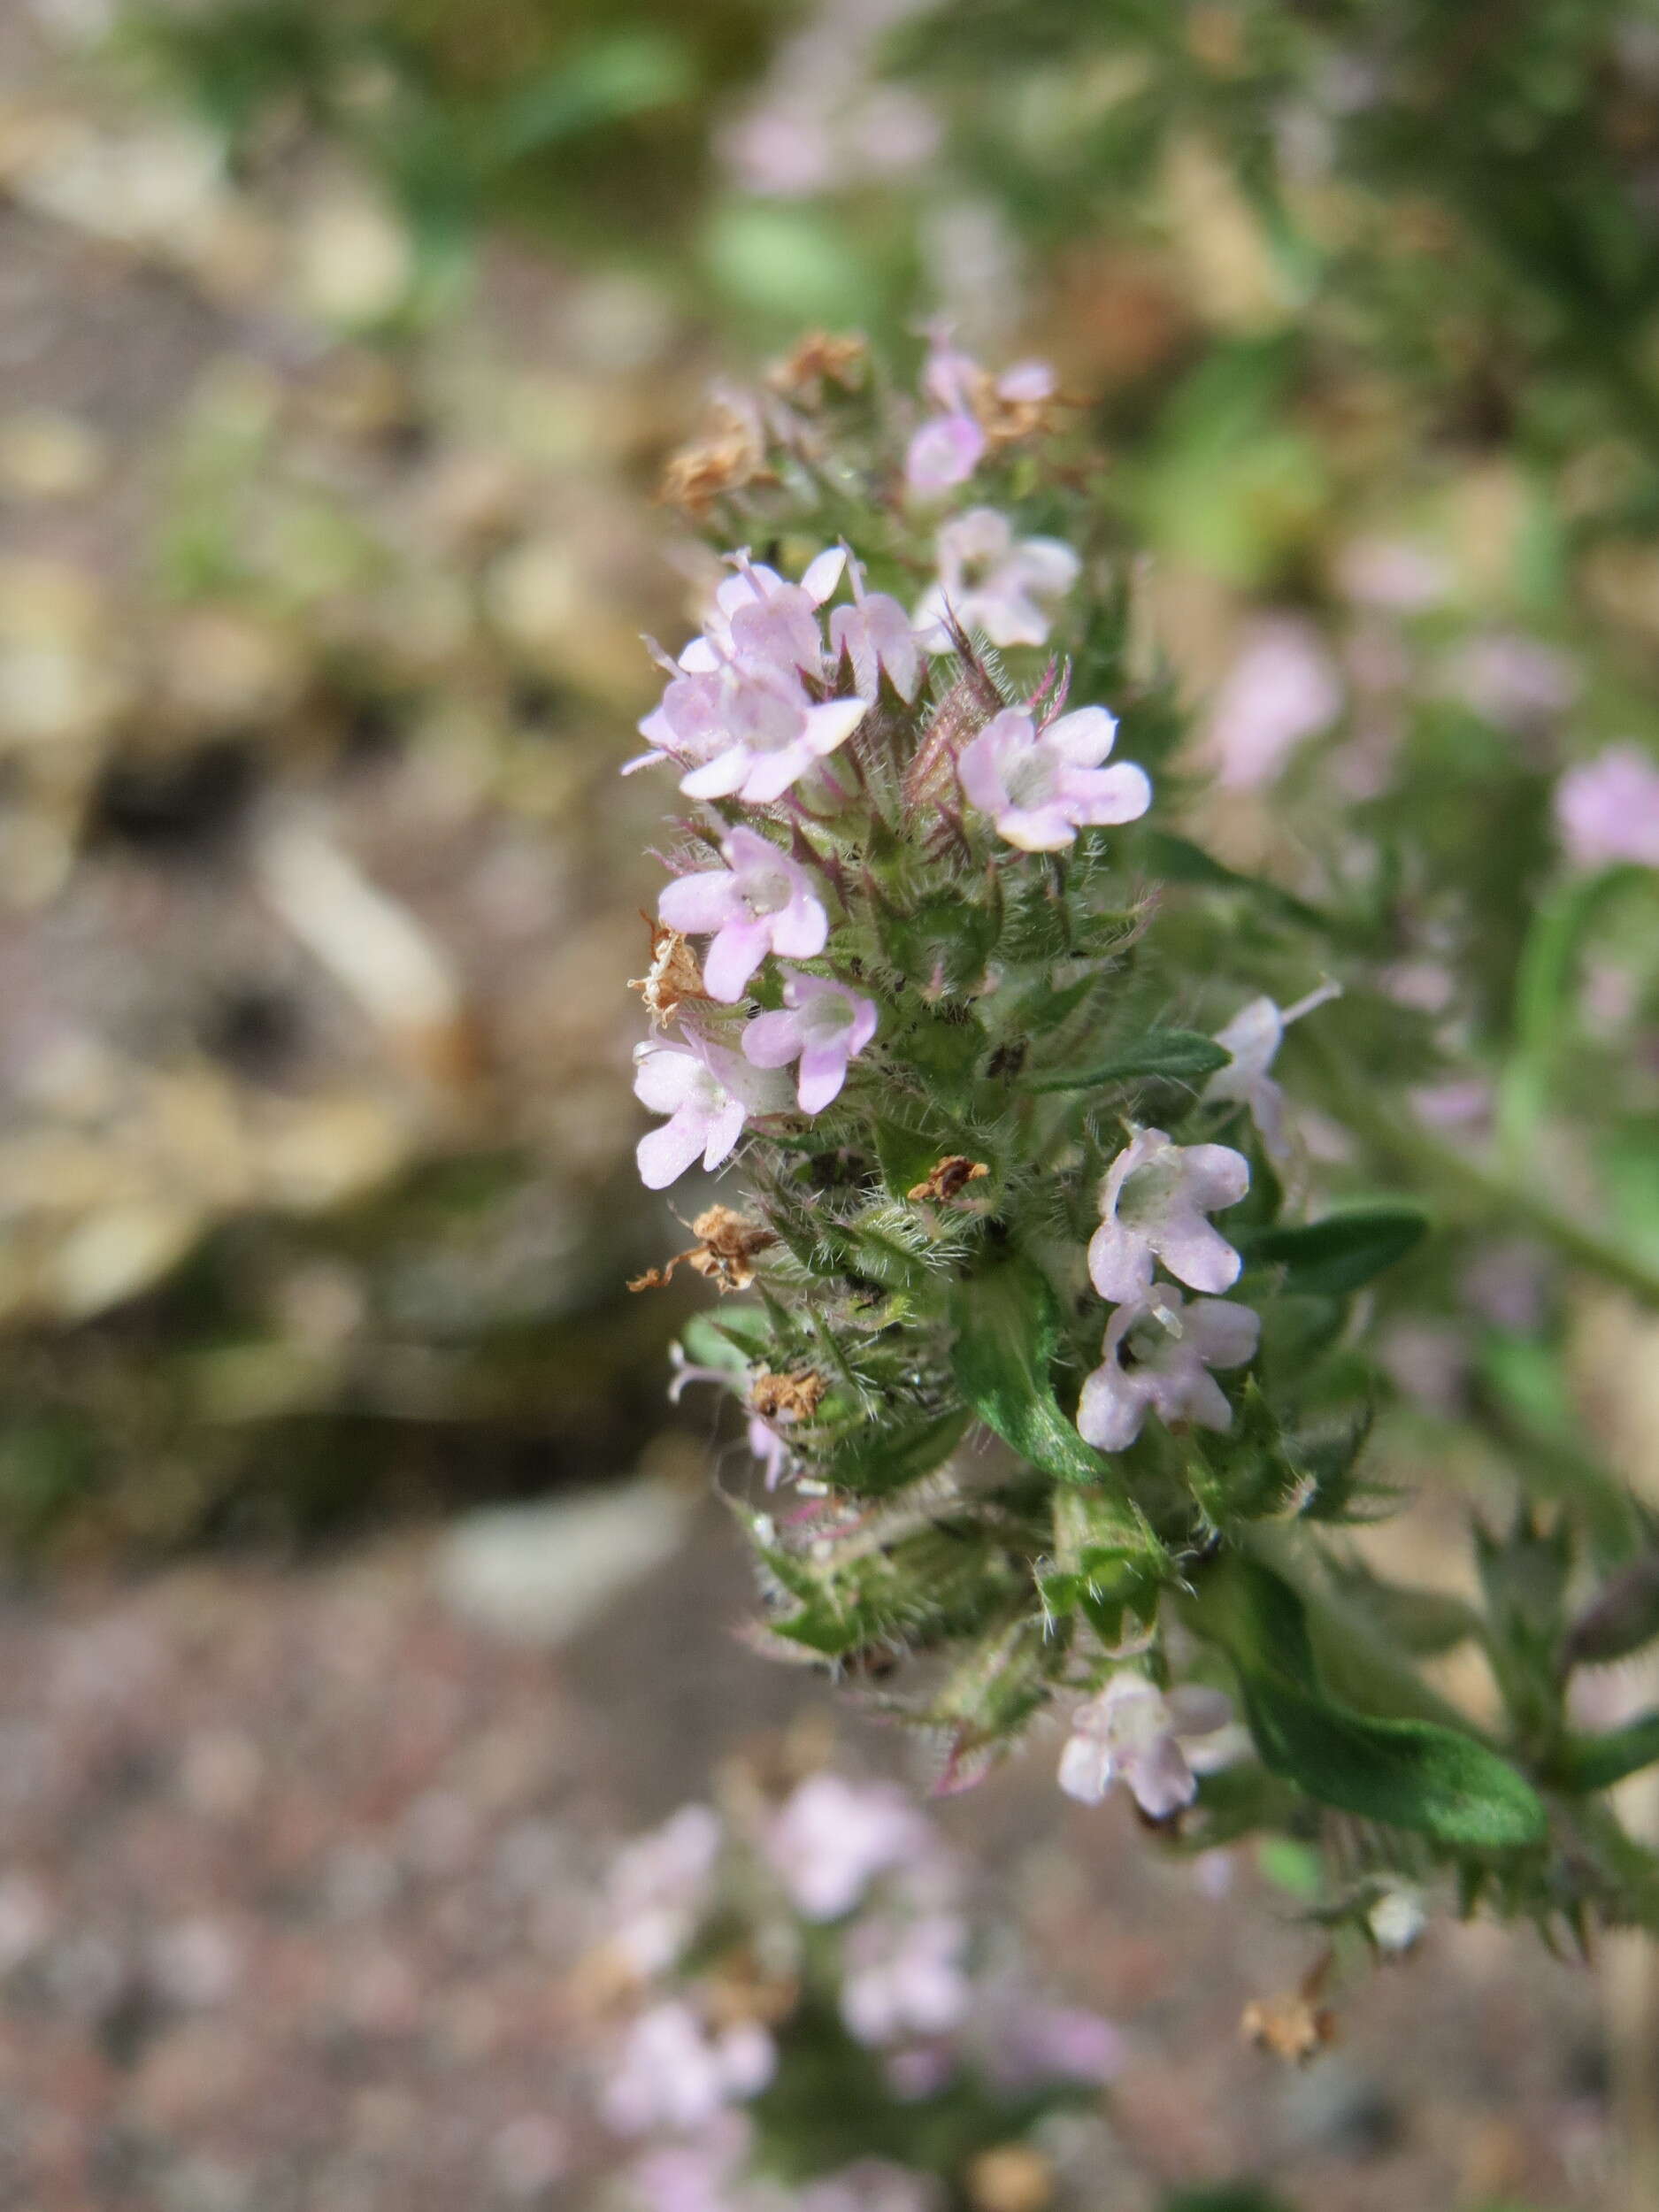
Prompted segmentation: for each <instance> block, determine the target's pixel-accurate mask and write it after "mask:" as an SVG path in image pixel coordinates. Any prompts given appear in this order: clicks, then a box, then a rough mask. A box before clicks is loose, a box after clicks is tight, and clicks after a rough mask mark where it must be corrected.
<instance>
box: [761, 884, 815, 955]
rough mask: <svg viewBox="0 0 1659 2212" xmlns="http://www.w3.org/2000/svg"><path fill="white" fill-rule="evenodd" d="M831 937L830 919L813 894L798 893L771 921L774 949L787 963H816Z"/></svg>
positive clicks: (807, 892) (808, 892)
mask: <svg viewBox="0 0 1659 2212" xmlns="http://www.w3.org/2000/svg"><path fill="white" fill-rule="evenodd" d="M828 936H829V917H828V915H827V914H826V913H825V911H824V909H823V908H822V907H821V906H820V905H819V904H818V901H817V900H816V899H815V898H814V897H813V896H812V894H811V893H810V891H797V892H796V893H795V896H794V898H792V899H791V900H790V902H789V903H788V905H787V906H786V907H785V908H784V910H783V911H782V913H781V914H774V915H773V916H772V950H773V951H774V952H780V953H782V955H783V956H784V957H785V958H786V959H787V960H816V959H817V957H818V954H819V953H821V952H822V951H823V949H824V946H825V942H826V939H827V938H828Z"/></svg>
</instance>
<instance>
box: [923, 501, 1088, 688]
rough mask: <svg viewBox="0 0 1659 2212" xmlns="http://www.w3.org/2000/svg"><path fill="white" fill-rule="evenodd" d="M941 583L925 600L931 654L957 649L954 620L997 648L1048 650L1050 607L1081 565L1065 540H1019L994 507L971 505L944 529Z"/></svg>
mask: <svg viewBox="0 0 1659 2212" xmlns="http://www.w3.org/2000/svg"><path fill="white" fill-rule="evenodd" d="M935 543H936V550H937V553H938V558H939V579H938V581H937V582H936V583H933V584H930V585H929V586H928V588H927V589H926V591H925V592H924V593H923V594H922V596H921V600H920V602H919V603H918V606H917V609H916V633H917V636H918V638H919V640H920V641H921V643H922V644H923V646H924V647H925V648H926V650H927V651H928V652H930V653H949V652H951V651H954V650H955V640H954V639H953V638H952V636H951V634H950V631H949V628H948V627H947V626H946V620H945V618H946V616H947V615H951V616H954V617H955V618H956V621H957V622H958V623H959V624H960V625H961V626H962V627H963V628H964V630H979V631H981V632H982V633H983V634H984V635H985V636H987V638H989V640H990V641H991V643H992V644H993V645H1046V644H1047V643H1048V633H1049V631H1050V629H1051V628H1052V627H1053V615H1052V613H1051V611H1050V603H1051V602H1053V601H1055V600H1056V599H1061V598H1064V595H1065V594H1066V593H1067V592H1068V591H1070V590H1071V587H1072V585H1073V584H1075V583H1076V581H1077V580H1078V577H1079V574H1080V572H1081V571H1082V563H1081V562H1080V561H1079V558H1078V557H1077V555H1076V554H1075V553H1074V552H1073V551H1072V550H1071V547H1070V546H1069V545H1066V544H1064V542H1063V541H1061V540H1060V539H1059V538H1016V537H1015V535H1014V526H1013V524H1012V523H1011V522H1010V520H1009V518H1008V517H1007V516H1006V515H1004V514H999V513H998V512H997V511H996V509H995V507H970V508H969V509H968V511H967V512H966V513H965V514H961V515H956V516H954V517H953V518H952V519H951V520H950V521H949V522H947V523H945V524H944V525H942V526H941V529H940V532H939V535H938V538H937V540H936V541H935Z"/></svg>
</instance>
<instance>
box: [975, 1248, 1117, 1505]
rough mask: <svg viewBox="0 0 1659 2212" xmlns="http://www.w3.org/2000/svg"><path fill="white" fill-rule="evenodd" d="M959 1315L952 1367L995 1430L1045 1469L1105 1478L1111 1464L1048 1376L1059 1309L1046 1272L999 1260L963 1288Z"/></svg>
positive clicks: (1072, 1477)
mask: <svg viewBox="0 0 1659 2212" xmlns="http://www.w3.org/2000/svg"><path fill="white" fill-rule="evenodd" d="M953 1318H954V1320H955V1323H956V1342H955V1344H954V1345H953V1346H952V1348H951V1367H952V1370H953V1371H954V1373H955V1375H956V1382H957V1384H958V1386H959V1387H960V1388H961V1391H962V1394H963V1396H964V1398H966V1400H967V1401H968V1403H969V1404H970V1405H971V1406H972V1408H973V1410H974V1412H975V1413H976V1414H978V1416H979V1418H980V1420H981V1421H983V1422H984V1423H985V1425H986V1426H987V1428H988V1429H994V1430H995V1432H996V1433H997V1435H998V1436H1000V1437H1001V1438H1002V1440H1003V1442H1004V1443H1005V1444H1011V1445H1012V1446H1013V1448H1014V1449H1015V1450H1016V1451H1017V1452H1018V1454H1019V1455H1020V1457H1021V1458H1022V1459H1024V1460H1026V1461H1028V1462H1029V1463H1030V1464H1031V1465H1032V1466H1033V1467H1038V1468H1041V1471H1043V1473H1044V1474H1047V1475H1053V1476H1055V1477H1056V1478H1057V1479H1059V1480H1060V1481H1062V1482H1089V1483H1097V1482H1100V1481H1102V1479H1104V1477H1105V1474H1106V1468H1107V1463H1106V1462H1105V1460H1103V1459H1102V1456H1101V1455H1100V1454H1099V1453H1098V1452H1095V1451H1092V1450H1091V1449H1090V1448H1089V1447H1088V1446H1087V1444H1086V1443H1085V1442H1084V1441H1083V1440H1082V1438H1081V1437H1080V1436H1079V1434H1078V1432H1077V1430H1076V1429H1075V1428H1074V1427H1073V1426H1072V1425H1071V1422H1070V1421H1068V1420H1067V1418H1066V1417H1065V1415H1064V1413H1062V1412H1061V1410H1060V1407H1059V1403H1058V1402H1057V1400H1056V1397H1055V1394H1054V1387H1053V1385H1052V1384H1051V1383H1050V1382H1049V1379H1048V1371H1049V1368H1050V1366H1051V1365H1052V1363H1053V1360H1054V1356H1055V1350H1056V1346H1057V1345H1058V1342H1059V1338H1060V1323H1059V1308H1058V1302H1057V1301H1056V1297H1055V1293H1054V1287H1053V1285H1052V1284H1051V1283H1050V1282H1049V1280H1048V1277H1047V1276H1046V1275H1045V1274H1044V1273H1043V1272H1042V1271H1041V1268H1038V1267H1035V1266H1033V1264H1032V1263H1031V1262H1030V1261H1029V1260H1025V1259H1021V1258H1018V1257H1013V1258H1010V1257H999V1258H995V1259H993V1260H991V1261H990V1262H989V1263H987V1264H986V1265H985V1266H983V1267H981V1268H980V1269H979V1272H978V1273H977V1274H974V1275H970V1276H969V1277H968V1278H967V1279H965V1281H964V1282H963V1283H961V1284H960V1285H959V1286H957V1291H956V1299H955V1302H954V1310H953Z"/></svg>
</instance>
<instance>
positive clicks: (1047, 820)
mask: <svg viewBox="0 0 1659 2212" xmlns="http://www.w3.org/2000/svg"><path fill="white" fill-rule="evenodd" d="M996 833H997V835H998V836H999V837H1000V838H1002V840H1003V841H1005V842H1006V843H1008V844H1010V845H1017V846H1018V848H1019V849H1020V851H1021V852H1026V853H1057V852H1059V851H1061V850H1062V849H1064V847H1065V846H1067V845H1071V844H1074V843H1075V842H1076V841H1077V825H1076V823H1075V822H1074V821H1073V820H1072V818H1071V811H1070V810H1069V809H1068V808H1067V807H1066V805H1065V803H1064V801H1062V800H1056V801H1055V802H1054V803H1052V804H1051V805H1048V806H1037V807H1018V806H1013V807H1004V808H1003V810H1002V812H1001V813H1000V814H999V815H998V816H997V817H996Z"/></svg>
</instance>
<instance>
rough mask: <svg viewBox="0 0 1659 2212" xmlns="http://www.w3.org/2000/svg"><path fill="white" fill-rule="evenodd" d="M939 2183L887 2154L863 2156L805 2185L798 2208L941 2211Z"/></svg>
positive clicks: (805, 2211)
mask: <svg viewBox="0 0 1659 2212" xmlns="http://www.w3.org/2000/svg"><path fill="white" fill-rule="evenodd" d="M939 2201H940V2194H939V2185H938V2184H937V2182H935V2181H934V2180H933V2178H932V2177H931V2176H929V2175H927V2174H918V2173H912V2172H911V2171H910V2168H909V2167H908V2166H895V2165H893V2164H891V2163H890V2162H888V2161H887V2159H885V2158H861V2159H859V2160H857V2161H856V2162H855V2163H854V2164H853V2165H850V2166H845V2167H843V2168H842V2169H841V2172H840V2173H837V2174H831V2175H829V2176H828V2177H826V2179H824V2180H823V2181H817V2182H814V2183H812V2184H811V2185H810V2187H808V2188H806V2189H803V2191H802V2192H801V2193H800V2194H799V2196H798V2197H796V2199H795V2204H796V2206H797V2207H798V2212H938V2207H939Z"/></svg>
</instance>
